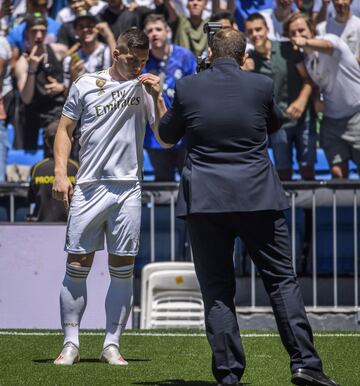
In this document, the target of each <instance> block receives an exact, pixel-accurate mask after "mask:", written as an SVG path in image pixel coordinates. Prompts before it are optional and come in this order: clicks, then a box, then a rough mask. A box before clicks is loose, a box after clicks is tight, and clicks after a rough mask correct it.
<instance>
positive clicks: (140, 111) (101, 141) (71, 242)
mask: <svg viewBox="0 0 360 386" xmlns="http://www.w3.org/2000/svg"><path fill="white" fill-rule="evenodd" d="M148 53H149V40H148V38H147V36H146V35H145V34H144V33H143V32H142V31H139V30H137V29H129V30H127V31H126V32H124V33H123V34H121V35H120V37H119V39H118V41H117V46H116V48H115V50H114V52H113V64H112V66H111V67H110V68H109V69H107V70H104V71H100V72H96V73H89V74H84V75H83V76H81V77H79V78H78V79H77V80H76V81H75V82H74V83H73V85H72V86H71V89H70V92H69V95H68V98H67V100H66V102H65V105H64V109H63V114H62V117H61V120H60V123H59V127H58V130H57V134H56V138H55V145H54V153H55V181H54V185H53V196H54V198H56V199H57V200H62V201H63V202H64V205H65V207H66V208H68V207H69V206H70V209H69V216H68V226H67V232H66V244H65V251H67V252H68V259H67V265H66V274H65V278H64V281H63V283H62V288H61V292H60V311H61V323H62V328H63V331H64V347H63V350H62V351H61V353H60V355H59V356H58V358H57V359H56V360H55V362H54V363H55V364H56V365H72V364H73V363H75V362H77V361H79V360H80V357H79V326H80V322H81V317H82V315H83V313H84V310H85V306H86V300H87V295H86V278H87V276H88V274H89V271H90V268H91V265H92V262H93V259H94V254H95V251H97V250H101V249H104V237H106V242H107V249H108V253H109V271H110V278H111V280H110V286H109V290H108V293H107V296H106V300H105V310H106V329H105V341H104V346H103V351H102V354H101V358H100V359H101V360H102V361H104V362H107V363H109V364H112V365H127V362H126V361H125V359H124V358H123V357H122V356H121V354H120V352H119V340H120V336H121V333H122V331H123V330H124V328H125V326H126V322H127V319H128V316H129V313H130V309H131V306H132V298H133V295H132V294H133V282H132V276H133V268H134V258H135V256H136V254H137V253H138V248H139V233H140V216H141V188H140V180H141V175H142V163H143V149H142V146H143V142H144V135H145V127H146V123H147V121H148V122H149V124H150V126H151V127H152V129H153V130H154V133H155V135H156V137H157V138H158V140H159V141H160V143H161V144H163V142H162V141H161V140H160V138H159V136H158V132H157V124H158V121H159V119H160V118H161V117H162V116H163V114H164V113H165V112H166V107H165V105H164V102H163V99H162V97H161V93H160V79H159V78H158V77H157V76H155V75H153V74H143V75H139V74H140V73H141V71H142V69H143V68H144V66H145V63H146V61H147V58H148ZM79 120H80V121H81V133H80V145H81V149H80V155H79V158H80V162H79V163H80V167H79V171H78V173H77V177H76V185H75V188H74V191H73V187H72V184H71V182H70V181H69V179H68V178H67V175H66V165H67V159H68V157H69V153H70V148H71V137H72V133H73V130H74V128H75V126H76V124H77V122H78V121H79ZM163 145H164V146H166V145H165V144H163ZM70 201H71V203H70Z"/></svg>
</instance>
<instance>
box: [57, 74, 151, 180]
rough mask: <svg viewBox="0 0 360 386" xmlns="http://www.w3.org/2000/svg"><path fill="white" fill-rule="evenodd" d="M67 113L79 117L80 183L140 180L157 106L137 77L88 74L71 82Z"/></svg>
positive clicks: (65, 107)
mask: <svg viewBox="0 0 360 386" xmlns="http://www.w3.org/2000/svg"><path fill="white" fill-rule="evenodd" d="M63 114H64V115H65V116H67V117H68V118H70V119H73V120H79V119H80V120H81V128H80V140H79V142H80V153H79V159H80V167H79V171H78V173H77V176H76V182H77V183H78V184H81V183H85V182H91V181H106V180H110V181H120V180H127V181H139V180H141V178H142V169H143V143H144V136H145V128H146V122H147V121H148V122H149V124H150V125H152V124H153V123H154V121H155V110H154V104H153V100H152V97H151V96H150V95H149V94H148V93H147V92H146V90H145V88H144V86H143V85H142V84H141V83H140V81H139V80H138V79H134V80H129V81H121V82H120V81H115V80H113V79H112V78H111V76H110V74H109V70H104V71H100V72H97V73H93V74H85V75H83V76H81V77H80V78H78V79H77V80H76V81H75V82H74V83H73V84H72V86H71V88H70V92H69V95H68V98H67V100H66V102H65V105H64V108H63Z"/></svg>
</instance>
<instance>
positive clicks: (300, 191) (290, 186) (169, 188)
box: [0, 180, 360, 311]
mask: <svg viewBox="0 0 360 386" xmlns="http://www.w3.org/2000/svg"><path fill="white" fill-rule="evenodd" d="M283 185H284V188H285V190H286V191H287V193H288V195H289V203H290V212H291V220H290V223H291V226H290V228H291V231H290V236H291V248H292V257H293V265H294V269H296V251H297V238H296V232H297V229H296V220H297V218H296V216H297V208H305V209H307V210H309V211H310V212H311V252H312V253H311V255H312V262H311V266H312V272H311V273H310V276H311V279H312V307H313V308H314V309H316V308H318V307H319V302H318V292H319V291H318V289H319V273H318V270H317V267H318V265H317V246H318V239H317V209H318V208H320V207H329V208H332V249H333V262H332V272H331V273H330V275H331V278H332V296H333V309H334V310H335V311H336V309H338V308H339V272H338V261H339V255H338V248H339V245H338V233H339V232H338V215H337V212H338V209H339V208H340V207H347V208H352V211H353V237H352V239H353V251H354V255H353V272H351V275H350V278H351V279H352V278H353V299H354V302H353V304H354V307H355V308H356V309H358V305H359V279H358V276H359V268H358V260H359V250H358V247H359V245H358V244H359V243H358V237H359V228H358V213H357V211H358V207H359V203H360V181H354V180H330V181H328V180H326V181H291V182H285V183H284V184H283ZM27 189H28V183H5V184H0V197H1V196H3V197H4V196H5V197H8V199H9V210H10V216H9V217H10V221H9V222H10V223H14V222H15V208H16V197H26V195H27ZM177 191H178V183H175V182H174V183H156V182H144V183H143V204H144V205H145V206H147V207H148V208H149V211H150V216H149V221H150V227H149V229H150V231H149V237H150V251H149V257H150V262H155V261H156V260H157V259H156V245H155V241H156V237H155V236H156V207H157V206H158V205H162V206H163V205H166V206H169V208H170V212H169V213H170V229H169V237H170V250H169V260H170V261H175V260H177V259H179V258H182V257H181V256H177V253H176V240H175V232H176V229H175V204H176V197H177ZM190 251H191V248H190ZM190 256H191V259H192V254H190ZM250 277H251V296H250V307H251V308H252V309H254V308H256V307H257V304H256V279H257V274H256V269H255V266H254V265H253V264H252V263H251V269H250Z"/></svg>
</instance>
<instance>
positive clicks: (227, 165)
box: [159, 29, 336, 386]
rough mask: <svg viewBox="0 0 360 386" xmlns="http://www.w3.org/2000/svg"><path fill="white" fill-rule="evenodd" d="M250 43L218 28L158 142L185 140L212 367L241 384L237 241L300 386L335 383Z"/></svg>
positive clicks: (264, 83) (184, 210) (187, 212)
mask: <svg viewBox="0 0 360 386" xmlns="http://www.w3.org/2000/svg"><path fill="white" fill-rule="evenodd" d="M245 47H246V40H245V37H244V35H243V34H242V33H241V32H238V31H235V30H229V29H223V30H220V31H218V32H217V33H216V34H215V35H214V37H213V39H212V42H211V49H210V50H209V53H210V61H211V62H212V65H211V67H210V68H209V69H208V70H205V71H203V72H201V73H199V74H197V75H192V76H188V77H185V78H183V79H181V80H180V81H178V82H177V85H176V91H175V98H174V101H173V105H172V107H171V108H170V110H169V111H168V112H167V113H166V114H165V116H164V117H163V118H162V120H161V122H160V126H159V133H160V137H161V139H162V140H163V141H165V142H167V143H172V144H174V143H177V142H178V141H179V139H180V138H181V137H183V136H184V137H185V142H186V144H187V158H186V161H185V166H184V169H183V173H182V178H181V184H180V190H179V197H178V208H177V211H178V216H179V217H183V218H185V219H186V221H187V223H188V226H189V232H190V238H191V244H192V249H193V253H194V263H195V269H196V273H197V276H198V279H199V283H200V287H201V292H202V295H203V299H204V306H205V321H206V333H207V337H208V341H209V343H210V346H211V349H212V369H213V374H214V376H215V378H216V380H217V381H218V382H219V383H220V384H231V385H234V384H237V383H238V382H239V381H240V379H241V376H242V375H243V372H244V369H245V354H244V350H243V347H242V343H241V339H240V333H239V327H238V324H237V319H236V312H235V305H234V296H235V275H234V267H233V248H234V241H235V238H236V237H237V236H240V237H241V239H242V240H243V242H244V243H245V245H246V247H247V249H248V251H249V253H250V256H251V258H252V260H253V261H254V263H255V264H256V266H257V268H258V271H259V273H260V275H261V277H262V279H263V282H264V285H265V288H266V291H267V293H268V294H269V297H270V301H271V304H272V307H273V310H274V314H275V318H276V322H277V325H278V328H279V332H280V337H281V340H282V343H283V344H284V346H285V348H286V350H287V351H288V353H289V355H290V362H291V371H292V378H291V381H292V382H293V383H294V384H297V385H325V386H336V383H335V382H334V381H332V380H330V379H329V378H328V377H327V376H326V375H325V374H324V373H323V372H322V363H321V359H320V358H319V355H318V353H317V352H316V350H315V348H314V345H313V336H312V331H311V327H310V325H309V322H308V320H307V317H306V314H305V308H304V303H303V299H302V296H301V293H300V289H299V285H298V282H297V279H296V276H295V273H294V271H293V267H292V263H291V253H290V247H289V237H288V228H287V225H286V222H285V219H284V215H283V210H284V209H286V208H287V207H288V201H287V199H286V196H285V194H284V191H283V188H282V186H281V183H280V181H279V178H278V176H277V173H276V171H275V170H274V168H273V166H272V164H271V161H270V159H269V157H268V154H267V134H269V133H272V132H274V131H275V130H277V129H278V128H279V127H280V126H281V123H282V122H281V119H280V113H279V111H278V108H277V106H276V104H275V103H274V101H273V91H272V88H273V84H272V80H270V79H269V78H267V77H265V76H263V75H259V74H254V73H249V72H245V71H242V70H241V69H240V66H241V65H243V64H244V61H245V60H246V57H247V55H246V54H245Z"/></svg>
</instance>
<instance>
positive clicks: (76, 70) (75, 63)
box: [70, 60, 85, 82]
mask: <svg viewBox="0 0 360 386" xmlns="http://www.w3.org/2000/svg"><path fill="white" fill-rule="evenodd" d="M84 69H85V63H84V61H83V60H71V63H70V80H71V82H73V81H74V80H75V79H77V78H78V76H79V75H80V74H82V72H83V71H84Z"/></svg>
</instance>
